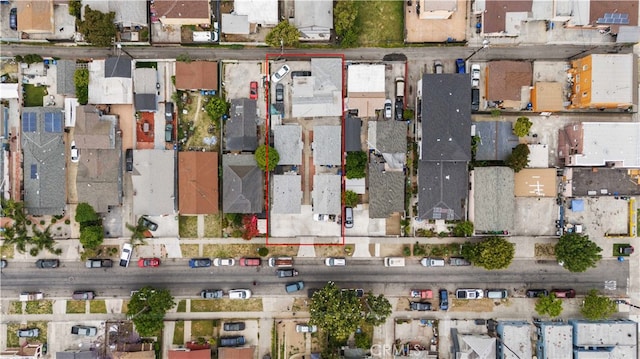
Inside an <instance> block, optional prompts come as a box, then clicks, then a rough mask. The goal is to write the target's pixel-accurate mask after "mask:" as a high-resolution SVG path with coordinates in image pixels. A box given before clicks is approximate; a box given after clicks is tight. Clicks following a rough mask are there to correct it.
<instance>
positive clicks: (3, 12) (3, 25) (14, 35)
mask: <svg viewBox="0 0 640 359" xmlns="http://www.w3.org/2000/svg"><path fill="white" fill-rule="evenodd" d="M14 7H15V6H14V5H10V4H0V16H1V17H0V18H1V19H2V21H0V38H2V39H7V40H18V39H19V38H20V33H19V32H18V31H17V30H11V28H10V27H9V12H10V11H11V9H12V8H14Z"/></svg>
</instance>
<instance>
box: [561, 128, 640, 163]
mask: <svg viewBox="0 0 640 359" xmlns="http://www.w3.org/2000/svg"><path fill="white" fill-rule="evenodd" d="M582 129H583V140H582V141H583V144H582V154H578V155H574V156H573V160H574V161H573V163H574V165H575V166H604V165H605V164H606V162H611V161H615V162H622V163H623V167H640V123H638V122H583V123H582Z"/></svg>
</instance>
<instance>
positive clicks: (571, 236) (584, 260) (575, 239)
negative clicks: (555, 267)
mask: <svg viewBox="0 0 640 359" xmlns="http://www.w3.org/2000/svg"><path fill="white" fill-rule="evenodd" d="M600 252H602V248H600V247H598V245H597V244H595V243H594V242H592V241H590V240H589V236H587V235H582V234H580V233H566V234H564V235H562V236H561V237H560V240H559V241H558V243H557V244H556V246H555V253H556V259H558V263H560V264H561V265H562V266H564V267H565V268H566V269H567V270H568V271H570V272H584V271H586V270H587V269H589V268H592V267H595V266H596V265H597V263H598V261H599V260H600V259H602V255H601V254H600Z"/></svg>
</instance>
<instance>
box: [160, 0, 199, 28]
mask: <svg viewBox="0 0 640 359" xmlns="http://www.w3.org/2000/svg"><path fill="white" fill-rule="evenodd" d="M153 4H154V8H155V9H156V16H157V17H158V19H160V22H161V23H162V25H164V26H167V25H176V26H181V25H201V24H208V25H211V16H210V14H211V3H210V2H209V1H208V0H155V2H154V3H153Z"/></svg>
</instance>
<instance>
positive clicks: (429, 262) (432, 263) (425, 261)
mask: <svg viewBox="0 0 640 359" xmlns="http://www.w3.org/2000/svg"><path fill="white" fill-rule="evenodd" d="M420 264H422V265H423V266H425V267H444V259H442V258H429V257H425V258H422V260H420Z"/></svg>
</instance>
